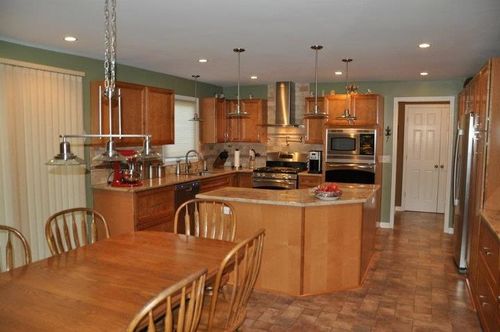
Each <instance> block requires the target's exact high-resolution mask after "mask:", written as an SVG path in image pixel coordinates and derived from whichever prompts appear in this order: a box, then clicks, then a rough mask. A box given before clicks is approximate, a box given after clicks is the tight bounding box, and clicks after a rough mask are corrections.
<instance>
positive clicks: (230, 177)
mask: <svg viewBox="0 0 500 332" xmlns="http://www.w3.org/2000/svg"><path fill="white" fill-rule="evenodd" d="M235 185H237V183H236V174H227V175H220V176H215V177H209V178H204V179H201V180H200V192H202V193H204V192H207V191H212V190H215V189H219V188H224V187H233V186H235Z"/></svg>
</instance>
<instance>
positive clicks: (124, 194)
mask: <svg viewBox="0 0 500 332" xmlns="http://www.w3.org/2000/svg"><path fill="white" fill-rule="evenodd" d="M251 174H252V173H231V174H223V175H219V176H211V177H207V178H202V179H201V180H200V192H207V191H212V190H215V189H219V188H223V187H232V186H238V182H240V181H241V183H245V182H246V181H247V180H243V181H242V180H241V179H242V178H241V177H240V175H242V176H243V177H246V175H248V176H250V177H251ZM240 186H241V185H240ZM250 186H251V178H250ZM93 196H94V209H95V210H96V211H98V212H100V213H102V215H103V216H104V218H105V219H106V222H107V223H108V226H109V231H110V233H111V236H115V235H118V234H122V233H130V232H134V231H144V230H149V231H165V232H173V230H174V216H175V201H174V185H173V184H172V185H169V186H166V187H158V188H151V189H145V190H140V191H128V190H127V189H124V190H120V189H113V188H105V189H97V188H94V189H93Z"/></svg>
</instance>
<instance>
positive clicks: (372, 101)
mask: <svg viewBox="0 0 500 332" xmlns="http://www.w3.org/2000/svg"><path fill="white" fill-rule="evenodd" d="M326 98H327V109H328V120H327V125H328V126H352V125H351V124H349V123H348V121H347V120H344V119H337V117H340V116H342V115H343V114H344V110H345V108H346V95H345V94H344V95H333V96H328V97H326ZM383 100H384V99H383V97H382V96H380V95H377V94H355V95H352V96H351V98H350V100H349V102H348V105H349V110H350V112H351V115H355V116H356V120H354V123H353V125H354V126H367V127H373V126H377V125H380V126H383V116H384V114H383V112H384V107H383Z"/></svg>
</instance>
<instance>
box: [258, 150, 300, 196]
mask: <svg viewBox="0 0 500 332" xmlns="http://www.w3.org/2000/svg"><path fill="white" fill-rule="evenodd" d="M307 157H308V156H307V153H300V152H268V153H267V161H266V167H261V168H257V169H255V170H254V171H253V174H252V186H253V187H254V188H261V189H296V188H298V183H299V181H298V178H299V176H298V173H299V172H301V171H304V170H306V169H307Z"/></svg>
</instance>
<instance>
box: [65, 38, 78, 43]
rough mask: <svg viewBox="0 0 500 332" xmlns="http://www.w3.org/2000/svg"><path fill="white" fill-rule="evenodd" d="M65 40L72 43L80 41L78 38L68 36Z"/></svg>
mask: <svg viewBox="0 0 500 332" xmlns="http://www.w3.org/2000/svg"><path fill="white" fill-rule="evenodd" d="M64 40H65V41H67V42H71V43H72V42H75V41H77V40H78V39H77V38H76V37H73V36H66V37H64Z"/></svg>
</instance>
